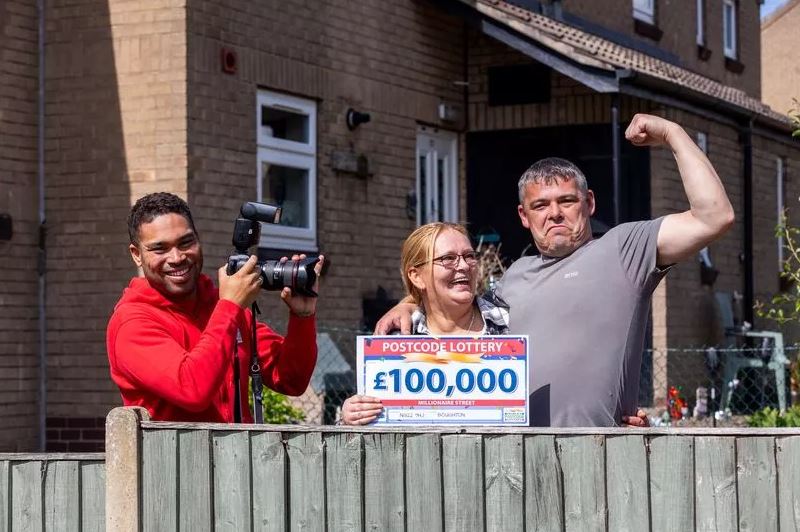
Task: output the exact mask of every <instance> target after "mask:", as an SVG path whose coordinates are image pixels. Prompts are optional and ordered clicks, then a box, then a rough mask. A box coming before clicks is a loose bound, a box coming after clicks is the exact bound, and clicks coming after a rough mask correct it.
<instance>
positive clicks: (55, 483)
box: [44, 461, 81, 532]
mask: <svg viewBox="0 0 800 532" xmlns="http://www.w3.org/2000/svg"><path fill="white" fill-rule="evenodd" d="M44 467H46V468H47V471H46V478H45V482H44V492H45V493H44V498H45V500H49V501H52V504H50V505H47V506H46V507H45V508H44V515H45V519H44V529H45V530H47V531H48V532H50V531H51V530H52V531H54V532H61V531H72V530H76V531H77V530H81V492H80V490H77V489H75V488H76V487H78V486H80V480H79V478H80V464H79V463H78V462H73V461H69V462H50V463H47V464H44Z"/></svg>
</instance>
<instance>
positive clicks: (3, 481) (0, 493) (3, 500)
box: [0, 460, 11, 532]
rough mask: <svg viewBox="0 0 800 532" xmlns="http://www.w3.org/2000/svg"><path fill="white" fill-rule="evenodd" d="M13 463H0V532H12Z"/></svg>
mask: <svg viewBox="0 0 800 532" xmlns="http://www.w3.org/2000/svg"><path fill="white" fill-rule="evenodd" d="M10 485H11V463H10V462H9V461H7V460H5V461H0V532H10V530H9V528H10V526H9V525H10V524H11V491H9V487H10Z"/></svg>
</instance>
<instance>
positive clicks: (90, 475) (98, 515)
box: [81, 462, 106, 532]
mask: <svg viewBox="0 0 800 532" xmlns="http://www.w3.org/2000/svg"><path fill="white" fill-rule="evenodd" d="M105 513H106V465H105V464H104V463H103V462H83V463H81V531H82V532H103V531H104V530H105V529H106V518H105Z"/></svg>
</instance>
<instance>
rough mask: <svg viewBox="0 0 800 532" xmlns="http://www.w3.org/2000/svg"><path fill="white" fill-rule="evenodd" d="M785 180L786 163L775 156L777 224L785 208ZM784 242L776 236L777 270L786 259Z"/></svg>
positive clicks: (780, 221)
mask: <svg viewBox="0 0 800 532" xmlns="http://www.w3.org/2000/svg"><path fill="white" fill-rule="evenodd" d="M785 182H786V163H785V162H784V160H783V158H782V157H776V158H775V197H776V200H777V201H776V203H777V210H778V212H777V220H778V222H777V225H781V223H782V222H783V211H784V210H785V209H786V198H785V197H784V196H785V186H786V184H785ZM785 246H786V243H785V242H784V239H783V237H782V236H779V237H778V268H779V270H778V271H783V261H784V260H785V259H786V255H785Z"/></svg>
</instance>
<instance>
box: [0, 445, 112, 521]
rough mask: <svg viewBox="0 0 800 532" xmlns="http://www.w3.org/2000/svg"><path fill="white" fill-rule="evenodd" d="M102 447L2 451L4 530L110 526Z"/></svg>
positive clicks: (0, 477) (1, 514)
mask: <svg viewBox="0 0 800 532" xmlns="http://www.w3.org/2000/svg"><path fill="white" fill-rule="evenodd" d="M105 491H106V478H105V463H104V456H103V454H102V453H85V454H0V532H11V531H13V532H17V531H34V530H36V531H42V530H47V531H51V530H83V531H87V532H92V531H98V532H100V531H102V530H105Z"/></svg>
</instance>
